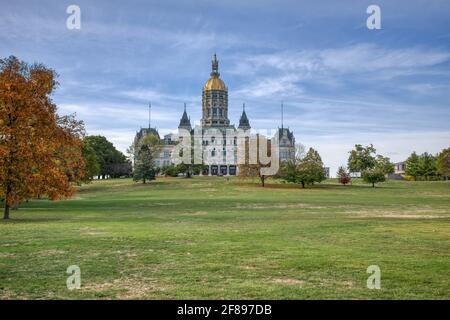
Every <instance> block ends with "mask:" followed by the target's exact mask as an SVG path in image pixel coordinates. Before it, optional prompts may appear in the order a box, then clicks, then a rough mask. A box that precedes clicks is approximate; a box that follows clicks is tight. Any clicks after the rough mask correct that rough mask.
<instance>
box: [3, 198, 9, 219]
mask: <svg viewBox="0 0 450 320" xmlns="http://www.w3.org/2000/svg"><path fill="white" fill-rule="evenodd" d="M3 219H4V220H8V219H9V204H8V203H7V202H6V201H5V213H4V215H3Z"/></svg>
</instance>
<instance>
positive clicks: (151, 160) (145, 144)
mask: <svg viewBox="0 0 450 320" xmlns="http://www.w3.org/2000/svg"><path fill="white" fill-rule="evenodd" d="M161 148H162V146H161V144H160V141H159V139H158V137H156V136H155V135H147V136H146V137H144V138H143V139H140V140H138V141H136V142H134V143H133V145H132V146H130V148H129V149H128V150H129V151H128V152H129V153H130V154H132V155H133V157H134V170H133V180H134V181H142V183H146V182H147V181H150V180H154V179H155V176H156V172H157V167H156V165H155V159H156V157H157V155H158V153H159V152H160V151H161Z"/></svg>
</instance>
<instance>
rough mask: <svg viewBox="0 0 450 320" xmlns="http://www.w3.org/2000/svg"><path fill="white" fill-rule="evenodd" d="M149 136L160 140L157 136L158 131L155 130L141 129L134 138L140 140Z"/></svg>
mask: <svg viewBox="0 0 450 320" xmlns="http://www.w3.org/2000/svg"><path fill="white" fill-rule="evenodd" d="M150 134H152V135H154V136H156V137H157V138H158V139H161V138H160V136H159V132H158V130H156V128H141V130H139V131H138V132H137V133H136V138H137V139H142V138H144V137H146V136H148V135H150Z"/></svg>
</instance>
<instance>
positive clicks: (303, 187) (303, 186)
mask: <svg viewBox="0 0 450 320" xmlns="http://www.w3.org/2000/svg"><path fill="white" fill-rule="evenodd" d="M302 189H305V182H304V181H302Z"/></svg>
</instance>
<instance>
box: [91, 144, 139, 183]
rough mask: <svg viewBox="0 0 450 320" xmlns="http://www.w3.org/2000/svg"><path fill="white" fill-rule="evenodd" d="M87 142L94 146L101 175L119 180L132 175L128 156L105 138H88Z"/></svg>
mask: <svg viewBox="0 0 450 320" xmlns="http://www.w3.org/2000/svg"><path fill="white" fill-rule="evenodd" d="M85 140H86V141H87V142H88V143H89V144H90V145H91V146H92V148H93V149H94V150H95V153H96V155H97V158H98V161H99V165H100V175H101V176H102V177H103V178H106V177H107V176H109V177H112V178H118V177H120V176H121V175H128V174H129V173H130V169H131V165H130V163H129V162H128V160H127V158H126V156H125V155H124V154H123V153H122V152H120V151H119V150H117V149H116V148H115V147H114V145H113V144H112V143H111V142H109V141H108V140H107V139H106V138H105V137H103V136H87V137H86V138H85Z"/></svg>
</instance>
